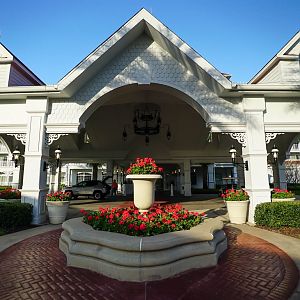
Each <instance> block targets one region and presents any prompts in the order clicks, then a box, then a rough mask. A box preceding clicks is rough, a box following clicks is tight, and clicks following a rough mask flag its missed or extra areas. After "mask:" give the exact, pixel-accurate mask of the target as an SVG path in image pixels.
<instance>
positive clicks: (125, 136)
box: [122, 126, 127, 142]
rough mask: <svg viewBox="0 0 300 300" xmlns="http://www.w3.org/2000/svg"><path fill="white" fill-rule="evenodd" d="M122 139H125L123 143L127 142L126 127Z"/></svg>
mask: <svg viewBox="0 0 300 300" xmlns="http://www.w3.org/2000/svg"><path fill="white" fill-rule="evenodd" d="M122 138H123V141H124V142H126V140H127V131H126V128H125V126H124V130H123V133H122Z"/></svg>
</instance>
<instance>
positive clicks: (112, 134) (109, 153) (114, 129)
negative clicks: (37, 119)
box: [52, 84, 243, 196]
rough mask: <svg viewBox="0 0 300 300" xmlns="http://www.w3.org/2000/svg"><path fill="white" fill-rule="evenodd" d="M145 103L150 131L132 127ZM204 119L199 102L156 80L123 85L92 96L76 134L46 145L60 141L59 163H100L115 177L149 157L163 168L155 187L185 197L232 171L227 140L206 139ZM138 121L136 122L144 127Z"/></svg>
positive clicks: (213, 184) (219, 184) (213, 185)
mask: <svg viewBox="0 0 300 300" xmlns="http://www.w3.org/2000/svg"><path fill="white" fill-rule="evenodd" d="M145 107H147V109H148V110H149V113H153V114H154V112H155V111H156V113H158V114H159V128H158V130H157V132H155V134H147V132H146V131H145V132H144V133H141V132H139V133H137V132H136V130H135V122H137V120H135V119H136V118H137V116H136V112H137V111H140V112H141V111H143V109H145ZM140 117H141V116H140ZM141 119H142V117H141ZM208 120H209V115H208V113H207V112H206V111H205V110H204V109H203V107H202V106H200V105H199V103H198V102H197V101H195V100H194V99H192V98H191V97H189V96H188V95H186V94H184V93H183V92H182V91H179V90H177V89H175V88H172V87H169V86H166V85H161V84H150V85H137V84H135V85H128V86H124V87H122V88H117V89H116V90H114V91H111V92H109V93H107V94H106V95H104V96H102V97H100V98H99V99H98V100H96V101H94V102H93V103H92V104H91V105H90V106H88V108H87V109H86V110H85V111H84V113H83V114H82V115H81V117H80V122H81V126H82V127H84V129H82V131H81V133H80V134H78V135H76V137H75V136H74V135H69V136H63V137H61V139H60V140H59V141H58V142H54V143H53V145H52V147H53V148H55V147H57V145H58V144H59V145H60V147H61V148H62V149H63V159H64V161H65V162H72V163H74V162H78V163H82V162H86V163H92V164H98V165H102V164H104V163H106V164H107V170H106V173H105V175H111V176H115V177H114V178H116V179H118V180H119V181H120V182H122V179H123V177H121V173H122V174H123V172H124V170H126V169H127V167H128V166H129V164H130V163H131V162H133V161H134V160H135V158H136V157H153V158H154V159H155V160H156V161H157V163H159V164H160V165H162V166H163V167H164V168H165V173H164V174H163V180H162V181H161V182H158V185H157V189H158V190H162V191H168V190H170V188H171V184H173V187H174V188H175V191H176V192H178V193H181V194H184V195H185V196H191V194H192V190H194V191H196V190H199V189H203V188H205V189H209V188H210V189H216V188H220V187H222V185H224V184H226V182H225V181H224V180H223V178H226V177H228V176H235V174H236V173H237V168H236V167H235V166H233V165H232V164H231V162H230V158H229V156H228V153H227V151H228V149H229V148H230V146H231V143H232V141H231V139H230V138H229V137H228V136H221V135H219V136H218V137H216V138H215V139H213V140H212V141H211V142H209V141H208V137H209V135H210V133H209V129H208V128H207V126H206V124H207V121H208ZM140 121H141V123H142V124H138V126H140V127H145V123H146V122H143V120H140ZM155 122H157V120H156V121H155V120H154V123H155ZM150 123H151V122H150ZM149 126H153V124H150V125H149ZM155 126H157V123H155ZM144 129H145V128H144ZM124 132H125V133H126V136H124ZM86 137H88V141H87V140H86ZM75 140H76V142H77V143H76V145H74V141H75ZM216 177H217V178H218V182H217V181H216ZM239 184H241V185H243V174H242V172H241V181H240V182H239Z"/></svg>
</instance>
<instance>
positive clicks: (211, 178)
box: [207, 164, 216, 189]
mask: <svg viewBox="0 0 300 300" xmlns="http://www.w3.org/2000/svg"><path fill="white" fill-rule="evenodd" d="M207 181H208V183H207V185H208V188H209V189H214V188H215V187H216V182H215V166H214V164H209V165H208V166H207Z"/></svg>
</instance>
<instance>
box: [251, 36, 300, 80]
mask: <svg viewBox="0 0 300 300" xmlns="http://www.w3.org/2000/svg"><path fill="white" fill-rule="evenodd" d="M281 62H285V63H286V62H290V63H292V65H291V64H289V65H286V66H285V68H286V69H287V68H289V69H290V71H291V72H292V71H293V70H292V68H293V67H294V69H295V68H296V71H298V74H297V75H298V76H299V74H300V72H299V64H300V31H298V32H297V33H296V34H295V35H294V36H293V37H292V38H291V39H290V40H289V41H288V42H287V43H286V44H285V45H284V46H283V48H281V50H280V51H279V52H278V53H277V54H276V55H275V56H274V57H273V58H272V59H271V60H270V61H269V62H268V63H267V64H266V65H265V66H264V67H263V68H262V69H261V70H260V71H259V72H258V73H257V74H256V75H255V76H254V77H253V78H252V79H251V80H250V81H249V84H257V83H264V84H272V83H279V82H280V83H287V82H286V81H285V80H286V78H282V77H284V76H287V74H286V73H287V72H285V74H282V73H283V68H282V66H279V64H280V63H281ZM293 62H294V64H293ZM298 62H299V64H298ZM293 65H294V66H293ZM299 79H300V76H299V78H295V80H292V81H295V84H299ZM289 83H292V82H291V81H290V82H289Z"/></svg>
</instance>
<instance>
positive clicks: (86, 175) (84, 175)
mask: <svg viewBox="0 0 300 300" xmlns="http://www.w3.org/2000/svg"><path fill="white" fill-rule="evenodd" d="M91 179H92V173H90V172H79V173H77V176H76V183H78V182H81V181H89V180H91Z"/></svg>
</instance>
